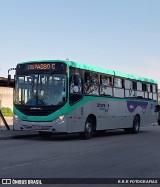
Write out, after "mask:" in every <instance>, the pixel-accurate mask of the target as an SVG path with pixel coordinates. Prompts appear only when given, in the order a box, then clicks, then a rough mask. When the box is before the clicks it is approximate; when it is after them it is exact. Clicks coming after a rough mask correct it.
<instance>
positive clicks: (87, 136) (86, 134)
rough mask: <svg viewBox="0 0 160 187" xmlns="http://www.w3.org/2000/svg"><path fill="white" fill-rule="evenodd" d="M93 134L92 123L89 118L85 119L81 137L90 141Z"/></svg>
mask: <svg viewBox="0 0 160 187" xmlns="http://www.w3.org/2000/svg"><path fill="white" fill-rule="evenodd" d="M93 134H94V127H93V121H92V119H90V118H87V120H86V123H85V129H84V132H83V137H84V138H85V139H90V138H92V137H93Z"/></svg>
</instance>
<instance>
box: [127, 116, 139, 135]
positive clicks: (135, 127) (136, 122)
mask: <svg viewBox="0 0 160 187" xmlns="http://www.w3.org/2000/svg"><path fill="white" fill-rule="evenodd" d="M139 129H140V118H139V116H135V117H134V120H133V126H132V128H126V129H124V132H125V133H127V134H130V133H132V134H138V132H139Z"/></svg>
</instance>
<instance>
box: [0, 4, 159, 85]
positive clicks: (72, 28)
mask: <svg viewBox="0 0 160 187" xmlns="http://www.w3.org/2000/svg"><path fill="white" fill-rule="evenodd" d="M66 58H69V59H70V60H73V61H77V62H81V63H86V64H90V65H94V66H98V67H102V68H106V69H113V70H116V71H121V72H124V73H131V74H134V75H139V76H144V77H148V78H153V79H156V80H157V81H158V82H159V83H160V1H159V0H0V68H1V69H0V77H3V76H4V77H6V76H7V71H8V69H9V68H11V67H15V66H16V64H17V63H19V62H22V61H28V60H42V59H66Z"/></svg>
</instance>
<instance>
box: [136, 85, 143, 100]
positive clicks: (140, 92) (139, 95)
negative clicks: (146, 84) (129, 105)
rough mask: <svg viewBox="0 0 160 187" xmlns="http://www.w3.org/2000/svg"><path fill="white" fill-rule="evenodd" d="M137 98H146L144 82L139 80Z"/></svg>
mask: <svg viewBox="0 0 160 187" xmlns="http://www.w3.org/2000/svg"><path fill="white" fill-rule="evenodd" d="M137 98H144V91H143V90H142V82H137Z"/></svg>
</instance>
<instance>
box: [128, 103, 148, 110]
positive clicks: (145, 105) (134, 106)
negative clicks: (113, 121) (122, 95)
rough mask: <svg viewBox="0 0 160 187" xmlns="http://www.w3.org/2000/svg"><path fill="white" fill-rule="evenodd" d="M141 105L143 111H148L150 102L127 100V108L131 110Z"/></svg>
mask: <svg viewBox="0 0 160 187" xmlns="http://www.w3.org/2000/svg"><path fill="white" fill-rule="evenodd" d="M138 106H140V107H141V108H142V112H143V113H145V112H146V108H147V106H148V102H139V101H127V108H128V110H129V111H130V112H134V111H135V109H136V108H137V107H138Z"/></svg>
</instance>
